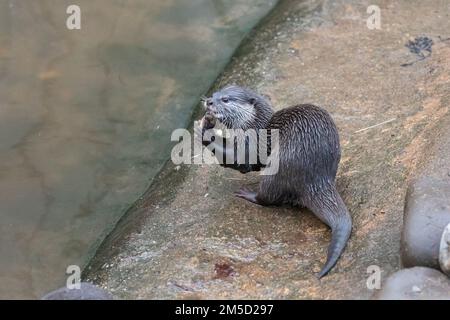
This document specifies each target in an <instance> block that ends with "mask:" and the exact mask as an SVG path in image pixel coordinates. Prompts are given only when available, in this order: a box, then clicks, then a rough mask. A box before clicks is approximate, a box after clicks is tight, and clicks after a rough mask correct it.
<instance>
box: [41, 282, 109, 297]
mask: <svg viewBox="0 0 450 320" xmlns="http://www.w3.org/2000/svg"><path fill="white" fill-rule="evenodd" d="M113 299H114V297H113V296H112V295H111V294H110V293H109V292H106V291H105V290H103V289H101V288H99V287H97V286H95V285H93V284H91V283H88V282H82V283H81V284H80V289H68V288H66V287H63V288H60V289H58V290H55V291H52V292H50V293H48V294H46V295H45V296H44V297H42V300H113Z"/></svg>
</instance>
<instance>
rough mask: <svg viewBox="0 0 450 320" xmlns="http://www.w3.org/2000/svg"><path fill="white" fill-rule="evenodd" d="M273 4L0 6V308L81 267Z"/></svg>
mask: <svg viewBox="0 0 450 320" xmlns="http://www.w3.org/2000/svg"><path fill="white" fill-rule="evenodd" d="M275 2H276V1H275V0H271V1H268V0H248V1H245V0H237V1H225V0H223V1H220V0H209V1H208V0H191V1H187V0H169V1H161V0H152V1H149V0H127V1H125V0H122V1H120V0H77V1H65V0H58V1H55V0H33V1H23V0H16V1H14V0H9V1H7V0H0V97H1V98H0V219H1V220H0V298H36V297H39V296H41V295H42V294H44V293H45V292H47V291H49V290H53V289H55V288H57V287H60V286H63V285H64V284H65V279H66V275H65V271H66V268H67V266H68V265H80V266H84V265H85V264H86V263H87V261H88V259H89V257H90V256H91V255H92V254H93V253H94V251H95V249H96V248H97V246H98V245H99V244H100V242H101V241H102V240H103V238H104V237H105V236H106V234H107V233H108V232H109V231H111V229H112V228H113V226H114V225H115V223H116V222H117V221H118V219H119V218H120V217H121V215H122V214H123V213H124V211H125V210H126V209H127V208H128V207H129V206H130V205H131V204H132V203H133V202H134V201H135V200H136V199H137V198H139V196H140V195H141V194H142V193H143V192H144V191H145V190H146V188H147V187H148V186H149V184H150V183H151V180H152V178H153V177H154V176H155V175H156V174H157V173H158V171H159V170H160V168H161V167H162V165H163V163H164V162H165V161H166V160H167V159H168V157H169V155H170V133H171V132H172V130H174V129H175V128H180V127H185V126H186V125H187V123H188V121H189V120H190V117H191V112H192V109H193V106H194V105H195V104H196V102H197V101H198V99H199V96H200V95H202V94H204V93H205V92H206V90H207V89H208V87H209V85H210V84H211V83H212V82H213V80H214V79H215V78H216V77H217V75H218V73H220V71H221V70H222V68H223V67H224V65H225V64H226V63H227V62H228V60H229V59H230V56H231V55H232V53H233V52H234V50H235V48H236V47H237V46H238V44H239V43H240V41H241V40H242V39H243V37H244V36H245V34H246V33H247V32H248V31H249V29H250V28H251V27H253V26H254V25H255V24H256V23H257V22H258V21H259V20H260V19H261V17H262V16H264V15H265V14H266V13H267V12H268V11H269V10H270V9H271V8H272V7H273V6H274V4H275ZM75 3H76V4H77V5H79V6H80V8H81V30H68V29H67V27H66V19H67V18H68V14H67V13H66V9H67V7H68V5H70V4H75Z"/></svg>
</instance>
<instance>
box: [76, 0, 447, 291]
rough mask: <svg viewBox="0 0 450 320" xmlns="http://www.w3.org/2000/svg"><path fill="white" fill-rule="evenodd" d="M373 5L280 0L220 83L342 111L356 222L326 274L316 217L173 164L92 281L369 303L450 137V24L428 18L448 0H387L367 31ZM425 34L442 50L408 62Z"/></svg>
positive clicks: (224, 174) (108, 245)
mask: <svg viewBox="0 0 450 320" xmlns="http://www.w3.org/2000/svg"><path fill="white" fill-rule="evenodd" d="M372 4H373V3H372V2H371V1H366V0H363V1H356V0H345V1H344V0H336V1H321V0H317V1H314V0H308V1H297V0H295V1H293V0H283V1H281V2H280V5H279V6H278V7H277V8H276V9H275V10H274V11H273V13H272V14H271V15H270V16H269V17H268V18H266V19H264V23H263V24H262V25H261V26H260V27H259V28H258V30H256V31H255V32H253V33H252V34H251V36H249V37H248V38H247V39H246V41H245V43H244V44H243V46H242V47H241V48H240V49H239V51H238V53H237V55H236V56H235V57H234V59H233V61H232V62H231V64H230V65H229V66H228V67H227V69H226V70H225V71H224V73H223V75H222V77H221V78H220V79H218V81H217V84H216V88H217V87H218V86H223V85H225V84H232V83H236V84H239V85H244V86H248V87H251V88H253V89H255V90H257V91H258V92H260V93H262V94H267V95H269V96H270V97H271V101H272V103H273V105H274V107H275V108H276V109H277V110H279V109H281V108H284V107H288V106H291V105H295V104H299V103H314V104H317V105H320V106H321V107H323V108H325V109H326V110H328V111H329V112H330V114H331V115H332V117H333V118H334V119H335V121H336V124H337V127H338V129H339V133H340V137H341V146H342V160H341V164H340V167H339V173H338V178H337V188H338V190H339V192H340V194H341V196H342V198H343V200H344V202H345V203H346V205H347V207H348V209H349V211H350V213H351V214H352V217H353V224H354V225H353V232H352V235H351V238H350V240H349V243H348V245H347V248H346V250H345V251H344V253H343V255H342V256H341V258H340V259H339V261H338V263H337V265H336V267H335V268H334V269H333V270H332V271H331V272H330V274H328V275H327V276H326V277H324V278H323V279H321V280H320V281H319V280H317V277H316V273H317V272H319V271H320V267H321V266H322V265H323V263H324V261H325V258H326V249H327V246H328V244H329V241H330V232H329V230H328V228H327V227H326V226H325V225H324V224H323V223H321V222H320V221H319V220H318V219H316V218H315V217H314V216H313V215H312V214H310V213H309V212H308V211H306V210H300V209H298V208H289V207H261V206H257V205H252V204H250V203H247V202H245V201H242V200H241V199H237V198H235V197H234V196H233V191H235V190H238V189H239V188H241V187H243V186H244V187H248V188H250V189H253V188H255V187H256V186H257V183H258V182H259V177H258V175H257V174H246V175H242V174H240V173H239V172H234V171H232V170H229V169H224V168H222V167H217V166H208V165H201V166H200V165H183V166H175V165H173V164H172V163H168V164H167V166H166V167H165V169H164V170H163V172H162V173H161V174H160V175H159V176H158V178H157V180H156V181H155V182H154V183H153V186H152V188H151V189H150V190H149V191H148V192H147V193H146V194H145V195H144V196H143V198H142V200H141V201H139V202H138V203H137V204H136V205H135V206H134V208H133V209H132V210H130V212H129V214H128V215H127V216H126V217H125V218H124V219H123V220H122V221H121V222H120V223H119V225H118V226H117V228H116V230H115V231H114V232H113V233H112V234H111V235H110V236H109V237H108V239H107V240H106V241H105V242H104V244H103V245H102V246H101V248H100V250H99V251H98V253H97V256H96V257H95V259H94V260H93V261H92V263H91V265H90V267H89V268H88V269H87V270H86V272H85V279H90V280H92V281H94V282H95V283H98V284H100V285H101V286H102V287H104V288H107V289H108V290H109V291H111V292H112V293H113V294H114V295H115V296H117V297H119V298H124V299H185V298H191V299H231V298H234V299H366V298H370V297H371V296H372V294H373V291H372V290H370V289H368V287H367V285H366V281H367V278H368V277H369V274H368V273H367V270H368V267H370V266H373V265H376V266H378V267H379V268H380V269H381V271H382V275H383V276H386V275H389V274H392V273H394V272H396V271H397V270H399V269H400V267H401V265H400V235H401V229H402V221H403V211H404V210H403V209H404V200H405V194H406V189H407V186H408V182H409V180H410V179H411V178H413V177H416V175H415V173H416V172H417V171H418V168H419V167H420V166H421V164H422V163H423V162H427V161H429V159H430V158H431V157H432V156H433V155H434V154H435V153H437V152H438V151H436V150H437V149H438V148H436V149H433V148H431V141H434V140H435V138H436V136H437V134H438V133H443V134H444V133H445V132H449V130H448V129H447V128H448V127H445V128H444V127H442V128H441V129H442V130H441V129H439V127H440V126H442V123H443V121H444V120H445V119H447V118H448V106H449V105H450V96H449V95H448V83H449V81H450V42H448V41H440V40H439V38H438V35H442V36H443V37H444V38H445V37H448V36H450V35H449V34H448V32H449V30H450V21H449V19H447V17H445V16H444V15H443V16H442V18H441V19H437V18H436V15H428V16H427V15H424V14H423V12H434V11H437V12H446V11H447V10H448V7H447V5H446V4H445V3H444V2H433V3H431V2H427V1H422V2H417V3H415V4H414V6H412V5H411V3H410V1H408V0H399V1H392V2H389V3H387V2H386V3H385V4H383V5H382V7H381V12H382V25H381V28H382V29H381V30H370V29H369V28H367V25H366V19H367V18H368V14H367V7H368V6H369V5H372ZM411 17H422V18H421V19H411ZM418 35H425V36H427V37H428V38H432V40H433V43H434V44H433V47H432V52H431V54H430V55H429V56H428V55H427V58H426V59H424V60H421V61H418V62H415V63H413V64H409V65H408V66H405V67H404V66H402V65H404V64H405V63H406V64H408V63H410V62H412V61H415V60H417V56H416V54H414V53H411V52H410V50H409V49H408V48H407V47H406V46H405V45H406V44H408V43H409V41H410V40H414V39H415V38H416V37H417V36H418ZM201 116H202V114H200V113H198V114H197V117H195V120H198V119H200V118H201ZM444 129H446V130H444ZM169 138H170V137H168V141H169ZM445 165H447V168H448V163H446V164H445V163H444V164H443V165H442V166H440V167H444V166H445Z"/></svg>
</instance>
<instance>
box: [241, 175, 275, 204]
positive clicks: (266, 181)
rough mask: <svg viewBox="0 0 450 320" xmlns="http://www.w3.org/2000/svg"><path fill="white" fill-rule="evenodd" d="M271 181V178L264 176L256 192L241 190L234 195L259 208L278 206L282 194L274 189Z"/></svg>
mask: <svg viewBox="0 0 450 320" xmlns="http://www.w3.org/2000/svg"><path fill="white" fill-rule="evenodd" d="M272 179H273V178H272V176H264V177H263V179H262V181H261V183H260V184H259V190H258V192H254V191H251V190H249V189H247V188H241V189H240V190H239V191H238V192H235V194H234V195H235V196H236V197H238V198H242V199H245V200H247V201H250V202H253V203H256V204H259V205H261V206H271V205H279V204H281V203H282V192H281V190H279V189H278V188H275V184H274V183H273V182H272Z"/></svg>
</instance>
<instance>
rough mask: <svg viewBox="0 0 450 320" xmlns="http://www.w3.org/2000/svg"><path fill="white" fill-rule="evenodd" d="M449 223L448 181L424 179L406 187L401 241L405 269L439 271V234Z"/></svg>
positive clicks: (449, 198) (449, 194)
mask: <svg viewBox="0 0 450 320" xmlns="http://www.w3.org/2000/svg"><path fill="white" fill-rule="evenodd" d="M449 223H450V182H446V181H443V180H438V179H435V178H430V177H425V178H421V179H418V180H416V181H415V182H413V183H412V184H411V186H410V187H409V190H408V193H407V196H406V206H405V216H404V225H403V231H402V240H401V256H402V263H403V265H404V266H405V267H414V266H426V267H431V268H439V247H440V243H441V237H442V233H443V231H444V229H445V227H446V226H447V225H448V224H449Z"/></svg>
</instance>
